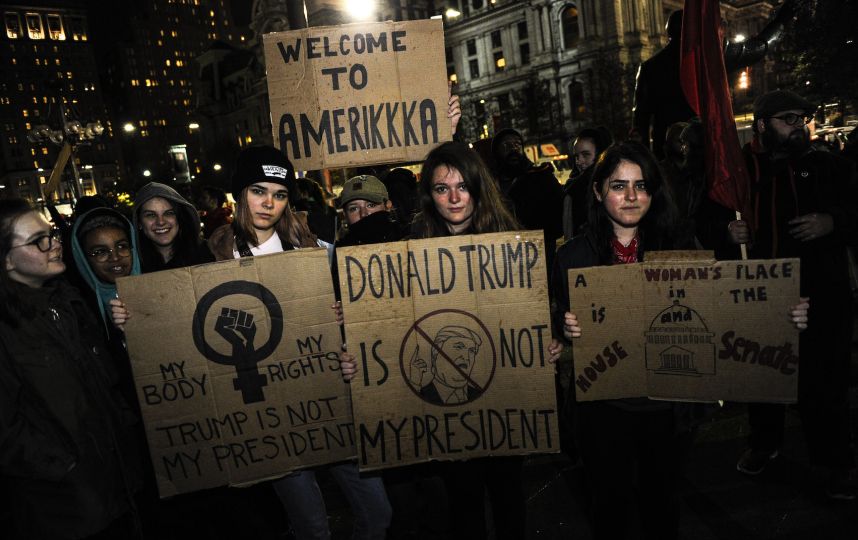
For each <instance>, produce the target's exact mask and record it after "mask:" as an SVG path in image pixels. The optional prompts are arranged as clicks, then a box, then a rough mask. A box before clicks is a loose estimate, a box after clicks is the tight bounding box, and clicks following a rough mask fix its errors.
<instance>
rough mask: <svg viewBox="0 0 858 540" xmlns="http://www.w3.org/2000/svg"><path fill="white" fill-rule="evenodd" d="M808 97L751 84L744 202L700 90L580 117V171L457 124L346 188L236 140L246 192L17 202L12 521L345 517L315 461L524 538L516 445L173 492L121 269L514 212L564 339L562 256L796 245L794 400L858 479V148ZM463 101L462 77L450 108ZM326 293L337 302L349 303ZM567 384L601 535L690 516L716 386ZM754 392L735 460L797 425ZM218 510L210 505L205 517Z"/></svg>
mask: <svg viewBox="0 0 858 540" xmlns="http://www.w3.org/2000/svg"><path fill="white" fill-rule="evenodd" d="M668 53H671V51H668ZM641 92H642V93H641V95H644V93H645V92H646V89H641ZM814 111H815V107H814V106H813V104H811V103H810V102H808V101H806V100H805V99H803V98H801V97H800V96H798V95H797V94H794V93H792V92H788V91H780V90H779V91H774V92H770V93H768V94H766V95H764V96H762V97H761V98H760V99H758V100H757V102H756V104H755V106H754V124H753V130H754V134H755V136H754V139H753V141H752V142H751V143H750V144H749V145H747V147H746V148H745V158H746V163H747V167H748V170H749V171H750V172H751V184H750V190H751V194H752V203H753V208H754V214H753V218H752V220H751V221H748V220H743V219H737V218H736V215H735V213H734V212H732V211H731V210H730V209H727V208H724V207H721V206H719V205H718V204H717V203H715V202H714V201H712V200H710V199H709V198H708V197H707V196H706V180H707V179H706V172H705V170H704V167H703V158H702V156H703V144H704V142H703V136H702V133H703V132H704V130H705V129H706V126H705V125H704V124H703V123H701V121H700V120H699V119H692V118H690V117H689V116H690V115H689V114H688V111H684V110H683V112H684V114H685V116H686V117H685V118H682V119H681V120H680V121H678V122H676V123H673V124H670V125H664V126H660V127H659V128H658V129H657V133H656V134H655V135H656V136H655V137H654V141H653V143H652V144H657V145H658V146H657V148H653V149H650V148H649V147H648V146H646V145H645V144H641V142H640V137H636V138H637V139H639V140H638V141H637V142H636V141H634V140H618V141H616V142H615V141H614V140H613V136H614V135H617V134H613V135H612V134H611V133H610V132H608V130H606V129H605V128H603V127H597V126H594V127H590V128H587V129H584V130H582V131H580V133H578V134H577V136H576V137H574V138H573V139H572V140H571V141H569V151H570V154H571V155H572V156H573V160H574V164H575V168H576V170H575V172H574V173H573V174H572V175H570V177H569V178H568V180H567V181H566V182H565V187H564V185H563V184H561V180H566V179H559V178H557V177H556V176H555V174H554V171H553V168H552V167H550V165H544V164H543V165H537V164H534V163H532V162H531V161H530V160H529V159H528V158H527V157H526V156H525V154H524V151H523V150H524V142H525V141H524V138H523V137H522V135H521V134H520V133H518V132H517V131H515V130H511V129H505V130H502V131H500V132H499V133H497V134H496V136H495V137H494V140H493V142H492V144H491V155H490V156H488V157H489V158H490V161H491V162H490V163H486V162H485V161H484V160H483V159H482V158H481V157H480V156H479V155H478V154H477V153H476V152H475V151H474V150H472V149H470V148H469V147H468V145H467V144H465V143H462V142H448V143H443V144H441V145H440V146H438V147H437V148H435V149H434V150H432V151H431V152H430V153H429V154H428V155H427V157H426V159H425V161H424V162H423V164H422V169H421V170H420V175H419V177H420V180H419V182H418V181H417V177H416V176H415V175H414V174H413V173H412V172H411V171H409V170H408V169H405V168H393V169H391V170H390V171H388V172H386V174H377V175H376V174H359V175H356V176H354V177H352V178H350V179H349V180H348V181H347V182H345V183H344V185H343V188H342V191H341V193H340V196H339V199H338V201H337V203H336V207H337V208H336V209H335V208H333V207H332V206H331V205H329V204H328V199H327V198H326V197H325V194H324V193H323V190H322V188H321V186H320V185H319V184H318V183H317V182H315V181H314V180H311V179H309V178H298V177H297V175H296V171H295V169H294V167H293V166H292V164H291V163H290V162H289V160H288V159H287V158H286V156H285V155H284V154H283V153H282V152H280V151H279V150H277V149H275V148H273V147H268V146H258V147H249V148H246V149H244V150H242V151H241V152H240V153H239V155H238V157H237V160H236V166H235V168H234V172H233V174H232V182H231V194H232V196H233V197H234V198H235V201H236V203H235V208H234V210H233V209H231V208H230V207H228V206H227V204H226V201H227V197H226V193H225V192H224V191H223V190H219V189H218V188H206V189H203V190H202V191H201V192H200V193H199V194H198V195H197V197H196V198H195V200H196V202H197V207H195V206H194V205H193V204H192V203H191V202H189V201H188V200H187V199H186V198H185V197H183V196H182V195H180V194H179V193H178V192H177V191H176V190H175V189H174V188H172V187H170V186H168V185H166V184H164V183H158V182H152V183H149V184H147V185H146V186H144V187H142V188H141V189H140V190H138V191H137V193H136V195H135V198H134V206H133V208H134V210H133V213H132V215H130V216H127V217H126V216H125V215H123V214H122V213H120V212H119V211H117V210H116V209H113V208H109V207H108V206H109V205H107V203H106V201H98V200H92V201H80V203H79V204H78V207H77V209H76V215H75V216H74V219H73V222H72V223H71V224H68V223H65V222H63V223H56V224H55V225H56V226H58V227H59V226H61V228H62V230H60V229H57V228H54V227H52V226H51V224H50V223H49V222H48V221H47V220H46V219H45V217H44V216H43V214H42V213H41V212H39V211H36V210H34V209H33V208H31V207H30V206H29V205H28V204H27V203H26V202H24V201H22V200H17V199H9V200H2V201H0V256H2V258H3V261H4V264H3V267H2V269H0V490H3V491H4V494H5V493H8V494H10V495H11V496H9V497H7V498H8V500H9V501H10V503H9V507H8V508H6V512H5V513H3V514H0V516H3V518H2V519H3V522H0V527H3V533H4V538H28V539H38V538H105V539H108V538H111V539H112V538H196V537H200V534H202V531H205V536H206V537H212V538H227V537H248V536H249V537H256V538H266V537H271V538H282V537H286V536H285V535H287V534H291V535H292V537H294V538H296V539H298V540H304V539H324V538H329V537H330V535H331V533H330V528H329V524H328V515H327V514H328V513H327V509H326V504H325V497H324V495H323V493H322V490H321V489H320V487H319V483H318V481H317V478H316V475H317V473H320V472H324V474H327V475H330V476H331V477H332V478H333V479H334V480H335V481H336V484H337V485H338V486H339V488H340V489H341V490H342V492H343V494H344V495H345V497H346V499H347V501H348V503H349V505H350V507H351V510H352V514H353V523H354V531H353V538H356V539H376V538H385V537H389V538H426V537H438V538H456V539H458V538H462V539H469V540H479V539H484V538H488V537H489V530H493V531H494V533H493V534H494V537H495V538H498V539H507V538H508V539H520V538H524V537H525V536H526V522H527V515H526V508H527V504H526V501H525V494H524V488H523V463H524V458H522V457H485V458H478V459H472V460H468V461H458V462H449V463H443V464H429V465H412V466H408V467H403V468H400V469H394V470H391V471H385V472H384V473H382V474H361V473H360V472H359V471H358V468H357V465H356V463H354V462H345V463H339V464H335V465H330V466H325V467H318V468H314V469H307V470H302V471H299V472H295V473H292V474H288V475H286V476H284V477H282V478H280V479H277V480H273V481H270V482H263V483H260V484H257V485H255V486H253V487H251V488H246V489H230V488H218V489H215V490H206V491H203V492H196V493H190V494H186V495H180V496H177V497H175V498H174V499H169V500H165V501H158V500H157V495H156V493H155V487H154V478H153V472H152V467H151V464H150V463H149V462H148V461H147V460H148V457H147V456H148V451H147V448H146V443H145V438H144V437H143V429H142V425H141V420H140V411H139V407H137V405H136V397H135V393H134V385H133V381H132V375H131V371H130V367H129V360H128V353H127V351H126V350H125V345H124V337H123V327H124V325H125V323H126V322H127V321H128V320H129V318H131V317H133V311H132V309H133V308H129V307H128V306H126V305H125V304H124V303H123V301H122V299H121V298H118V296H117V290H116V280H117V279H118V278H121V277H126V276H131V275H138V274H141V273H149V272H155V271H159V270H167V269H175V268H181V267H185V266H192V265H197V264H203V263H209V262H213V261H220V260H228V259H238V258H243V257H254V256H258V255H264V254H270V253H279V252H283V251H290V250H298V249H307V248H318V247H322V248H326V249H328V251H329V254H330V256H331V259H332V261H335V260H336V251H335V248H336V247H337V246H353V245H361V244H376V243H387V242H396V241H400V240H403V239H423V238H439V237H447V236H456V235H463V234H482V233H491V232H502V231H514V230H520V229H529V230H542V231H544V235H545V245H546V258H547V259H548V261H549V268H550V269H551V271H550V282H549V283H548V284H547V285H548V288H549V290H550V293H551V313H552V326H553V336H554V339H552V341H551V343H550V345H548V352H549V355H550V360H551V361H552V362H555V361H557V359H558V358H559V357H560V355H561V352H562V351H563V349H564V347H565V346H568V345H569V344H571V343H572V342H573V341H574V340H575V339H576V338H578V337H580V336H581V333H582V329H581V325H580V324H579V322H578V317H577V314H576V313H575V312H574V311H573V310H572V308H570V302H569V297H568V284H567V283H566V273H567V270H568V269H571V268H581V267H590V266H604V265H614V264H631V263H636V262H639V261H641V260H643V256H644V254H645V253H647V252H649V251H653V250H669V249H701V248H703V249H713V250H715V251H716V253H717V254H718V257H719V258H721V259H729V258H738V257H739V250H738V246H739V245H740V244H746V245H747V246H748V247H749V249H750V257H751V258H782V257H796V258H799V259H800V260H801V285H800V286H801V298H796V299H795V304H794V306H793V308H792V309H791V310H790V311H789V312H788V313H772V314H771V316H772V317H783V318H785V319H787V320H790V321H792V323H793V324H794V325H795V326H796V327H797V328H798V329H800V330H802V334H801V338H800V341H799V350H800V356H801V359H802V370H801V377H799V387H798V407H799V411H800V413H801V418H802V427H803V430H804V432H805V434H806V439H807V446H808V449H809V458H810V461H811V464H812V465H813V466H815V467H818V468H819V470H820V471H822V472H821V474H822V475H823V479H822V481H821V484H820V485H821V487H822V488H823V489H824V490H825V493H826V494H827V495H828V496H829V497H830V498H832V499H838V500H852V499H854V498H855V483H854V482H855V459H854V458H855V456H854V448H853V446H852V441H851V438H850V431H849V430H850V427H849V418H848V416H849V404H848V395H847V392H848V382H849V372H848V371H849V361H850V347H851V344H852V323H853V319H852V307H853V300H852V294H851V290H850V281H849V280H850V274H849V266H848V264H849V258H848V255H847V249H848V248H849V247H850V245H854V243H855V238H856V234H858V230H856V229H858V207H856V205H855V198H854V195H855V194H856V189H858V178H856V174H855V163H854V161H849V160H848V159H846V158H844V157H840V156H837V155H835V154H834V153H832V152H831V151H829V150H827V149H821V148H819V147H817V146H815V145H814V144H813V142H812V141H811V138H810V132H809V129H808V127H807V124H808V123H809V122H810V120H811V119H812V116H813V113H814ZM638 112H640V111H638ZM460 115H461V111H460V109H459V105H458V100H457V98H455V96H454V97H453V98H451V101H450V111H449V114H448V116H449V117H450V118H451V120H452V122H453V128H454V131H455V127H456V123H457V122H458V119H459V116H460ZM647 129H648V128H647ZM638 135H639V134H638ZM633 138H635V137H633ZM648 140H649V138H648V137H647V138H645V141H648ZM653 150H655V151H656V152H655V153H654V152H653ZM656 155H658V156H659V157H661V158H662V160H661V161H658V160H657V158H656ZM844 155H847V156H848V155H849V154H848V153H847V152H846V151H844ZM378 176H381V178H379V177H378ZM558 242H559V243H560V244H561V245H560V247H559V248H556V249H555V245H556V244H557V243H558ZM63 247H66V248H70V250H71V255H72V257H71V258H69V256H68V254H66V256H65V257H64V252H63ZM335 269H336V263H335V262H334V263H333V264H332V270H333V271H334V272H336V270H335ZM66 274H68V279H67V278H66ZM290 278H291V276H290ZM333 281H334V284H335V287H336V284H337V283H338V282H339V280H338V279H336V278H334V280H333ZM70 283H73V284H75V285H76V286H72V285H70ZM605 294H606V295H610V294H617V293H616V292H615V291H605ZM629 301H630V302H634V301H635V300H634V299H631V298H630V299H629ZM332 309H333V310H334V311H335V312H336V316H337V320H338V321H339V322H341V323H342V322H343V315H342V309H341V306H340V305H339V303H337V304H335V305H334V306H332ZM153 346H157V344H153ZM341 371H342V374H343V378H344V379H345V380H346V381H349V380H350V379H351V378H352V377H354V376H355V374H356V373H357V371H358V364H357V363H356V361H355V358H354V356H353V355H352V354H351V353H350V352H349V351H348V350H346V347H345V346H344V350H343V352H342V354H341ZM557 390H558V402H559V403H563V404H565V405H564V406H563V410H562V413H563V428H564V432H565V436H566V438H567V440H569V441H571V442H570V443H569V444H568V448H567V445H564V450H570V454H572V450H574V454H572V455H570V457H571V458H573V459H576V460H577V459H580V460H581V463H582V464H583V466H584V471H585V474H586V478H587V486H588V489H589V490H590V493H589V495H590V497H591V499H592V502H593V504H592V523H591V525H592V528H593V531H594V533H595V537H596V538H598V539H621V538H626V537H627V535H628V534H632V533H634V531H636V530H637V531H639V533H634V534H639V535H641V536H642V537H644V538H649V539H660V540H669V539H672V538H677V535H678V523H679V516H678V513H677V510H676V509H677V508H678V505H676V504H674V503H673V502H672V501H673V499H675V497H676V489H677V483H678V481H679V478H680V477H681V469H680V467H681V463H682V456H683V455H684V454H685V453H687V452H688V451H689V450H690V449H691V440H692V438H693V436H694V430H695V425H696V422H695V421H696V420H699V418H700V417H701V415H705V414H707V408H706V407H701V406H700V405H692V404H687V403H671V402H664V401H653V400H649V399H646V398H636V399H622V400H608V401H596V402H586V403H576V402H575V396H574V386H573V387H571V388H569V390H568V392H570V393H571V395H565V392H564V389H563V388H562V387H561V386H560V385H558V387H557ZM748 413H749V421H750V426H751V433H750V439H749V446H748V449H747V450H746V451H745V452H744V453H743V454H742V455H741V456H737V457H738V458H739V460H738V463H737V469H738V471H740V472H742V473H744V474H747V475H757V474H759V473H760V472H762V471H763V469H764V468H765V467H766V466H767V464H768V463H769V462H770V461H771V460H772V459H774V458H776V457H777V455H778V452H779V448H780V446H781V445H782V443H783V430H784V407H783V406H778V405H766V404H750V405H749V406H748ZM439 500H441V501H446V502H447V508H448V511H447V512H446V513H445V514H446V518H445V519H442V520H440V521H435V522H432V523H426V522H422V521H421V519H420V515H421V514H423V512H422V511H418V507H419V506H420V505H423V506H424V507H425V506H426V505H432V504H436V503H437V501H439ZM427 501H428V502H427ZM486 501H488V502H489V503H490V506H491V508H490V514H489V512H487V508H486V503H485V502H486ZM201 513H207V514H208V516H207V517H208V524H207V525H204V524H202V522H203V521H204V520H203V519H202V518H199V521H197V518H195V517H194V516H195V515H199V514H201ZM236 513H244V514H245V515H246V518H245V519H243V520H242V521H241V525H240V526H237V525H236V523H235V522H234V521H233V520H231V519H230V516H234V515H236ZM489 515H491V516H492V519H491V522H489V520H488V519H487V518H488V516H489ZM402 516H408V519H401V518H402ZM632 516H637V521H635V520H634V519H632ZM287 531H288V532H287Z"/></svg>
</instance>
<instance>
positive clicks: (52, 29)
mask: <svg viewBox="0 0 858 540" xmlns="http://www.w3.org/2000/svg"><path fill="white" fill-rule="evenodd" d="M45 18H46V19H47V21H48V37H50V38H51V39H53V40H55V41H65V39H66V33H65V30H63V20H62V19H60V16H59V15H56V14H54V13H49V14H48V15H47V16H46V17H45Z"/></svg>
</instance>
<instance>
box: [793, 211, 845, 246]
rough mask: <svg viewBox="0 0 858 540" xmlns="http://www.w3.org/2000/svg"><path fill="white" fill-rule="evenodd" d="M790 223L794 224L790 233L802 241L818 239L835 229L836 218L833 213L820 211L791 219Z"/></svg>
mask: <svg viewBox="0 0 858 540" xmlns="http://www.w3.org/2000/svg"><path fill="white" fill-rule="evenodd" d="M789 224H790V225H792V228H791V229H790V230H789V233H790V234H791V235H792V237H793V238H795V239H796V240H798V241H800V242H807V241H809V240H816V239H817V238H821V237H823V236H825V235H827V234H830V233H831V231H833V230H834V218H832V217H831V214H821V213H818V212H814V213H813V214H805V215H803V216H798V217H797V218H794V219H791V220H789Z"/></svg>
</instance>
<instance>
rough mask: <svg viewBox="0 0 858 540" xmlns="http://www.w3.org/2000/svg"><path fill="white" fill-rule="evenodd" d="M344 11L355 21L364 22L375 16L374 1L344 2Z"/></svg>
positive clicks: (350, 0) (347, 0)
mask: <svg viewBox="0 0 858 540" xmlns="http://www.w3.org/2000/svg"><path fill="white" fill-rule="evenodd" d="M346 11H347V12H348V14H349V15H350V16H351V17H352V18H353V19H355V20H358V21H365V20H368V19H372V18H373V17H374V16H375V1H374V0H346Z"/></svg>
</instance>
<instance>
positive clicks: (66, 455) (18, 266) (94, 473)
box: [0, 199, 141, 540]
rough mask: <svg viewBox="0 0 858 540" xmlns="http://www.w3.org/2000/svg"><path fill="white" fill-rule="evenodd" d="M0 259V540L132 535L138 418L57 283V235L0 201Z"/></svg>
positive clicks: (13, 203)
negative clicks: (1, 509) (0, 511)
mask: <svg viewBox="0 0 858 540" xmlns="http://www.w3.org/2000/svg"><path fill="white" fill-rule="evenodd" d="M0 257H2V259H3V266H2V268H0V486H3V489H4V490H7V493H6V494H5V495H6V496H5V497H4V498H5V499H6V500H8V501H10V503H11V505H12V508H11V510H12V516H13V518H12V519H13V523H12V529H11V530H4V531H3V533H4V538H12V539H16V538H20V539H28V540H29V539H45V538H50V539H55V538H56V539H62V538H86V537H89V536H92V535H95V534H97V533H98V534H99V538H117V539H119V538H132V537H133V536H134V532H133V531H134V528H133V522H132V520H131V519H129V515H130V514H129V510H130V509H131V508H132V507H133V503H132V495H133V493H134V492H135V491H136V490H137V489H138V488H139V486H140V479H141V473H140V464H139V461H138V459H137V458H138V456H139V454H138V453H137V449H136V447H135V445H134V436H133V431H132V426H133V425H135V424H136V423H137V422H138V419H137V417H136V415H134V413H133V412H132V410H131V408H130V407H129V406H128V404H127V402H125V401H124V400H123V399H122V396H121V395H120V392H119V388H118V377H117V376H116V373H115V371H114V369H113V366H112V360H111V358H110V355H109V353H108V351H107V348H106V347H105V345H104V341H103V338H102V330H101V329H100V326H101V325H100V324H99V323H98V321H97V320H96V318H95V316H94V315H93V314H92V312H91V311H90V310H89V309H88V308H87V306H86V302H85V301H84V300H83V299H82V298H81V297H80V295H79V294H78V292H77V290H75V289H74V288H72V287H71V286H69V285H68V284H67V283H66V282H65V281H64V280H63V279H62V274H63V272H64V271H65V264H64V263H63V260H62V244H61V242H60V241H59V236H58V234H57V232H56V231H55V230H52V229H51V227H50V225H49V224H48V222H47V221H46V220H45V218H44V217H43V216H42V215H41V214H40V213H38V212H36V211H34V210H33V209H32V208H31V207H30V206H29V204H28V203H27V202H26V201H23V200H21V199H8V200H4V201H0ZM137 531H138V533H139V528H138V529H137Z"/></svg>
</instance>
